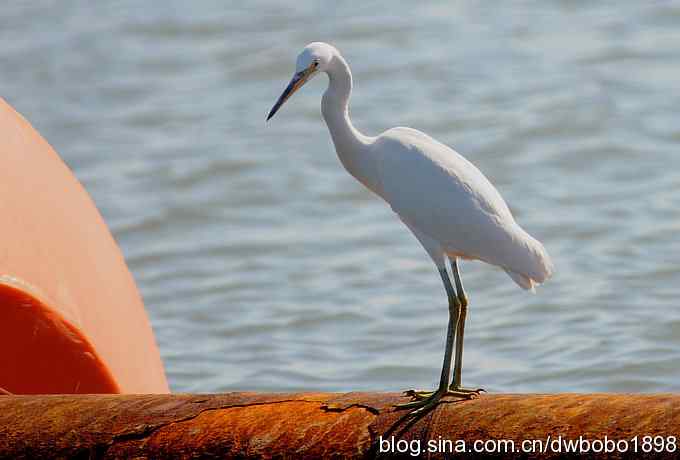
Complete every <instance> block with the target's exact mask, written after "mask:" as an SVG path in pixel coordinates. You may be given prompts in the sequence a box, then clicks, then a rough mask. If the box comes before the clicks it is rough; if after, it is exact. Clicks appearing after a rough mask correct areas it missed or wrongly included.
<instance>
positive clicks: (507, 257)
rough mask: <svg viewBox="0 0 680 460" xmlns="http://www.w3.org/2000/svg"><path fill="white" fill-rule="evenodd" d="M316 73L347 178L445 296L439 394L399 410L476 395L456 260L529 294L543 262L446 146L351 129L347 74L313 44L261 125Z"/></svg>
mask: <svg viewBox="0 0 680 460" xmlns="http://www.w3.org/2000/svg"><path fill="white" fill-rule="evenodd" d="M320 72H325V73H326V74H327V75H328V77H329V85H328V89H327V90H326V92H325V93H324V95H323V99H322V106H321V108H322V113H323V117H324V119H325V121H326V124H327V125H328V129H329V131H330V134H331V137H332V139H333V143H334V144H335V149H336V152H337V154H338V157H339V158H340V161H341V162H342V164H343V165H344V166H345V168H346V169H347V171H349V173H350V174H352V175H353V176H354V177H355V178H356V179H357V180H359V181H360V182H361V183H362V184H364V185H365V186H366V187H367V188H369V189H370V190H372V191H373V192H374V193H376V194H377V195H378V196H380V197H382V198H383V199H384V200H385V201H386V202H387V203H389V205H390V206H391V207H392V209H393V210H394V212H395V213H397V214H398V215H399V217H400V218H401V220H402V221H403V222H404V224H406V226H407V227H408V228H409V229H410V230H411V231H412V232H413V233H414V235H415V236H416V238H418V240H419V241H420V243H421V244H422V245H423V247H424V248H425V250H426V251H427V252H428V254H429V255H430V257H431V258H432V260H433V261H434V263H435V264H436V265H437V267H438V269H439V271H440V274H441V276H442V279H443V280H444V284H445V287H446V290H447V294H448V295H449V311H450V319H449V333H448V335H447V351H446V353H445V358H444V366H443V369H442V379H441V382H440V388H439V390H437V391H436V392H433V393H424V392H411V393H409V394H410V395H412V396H414V397H415V398H416V399H417V400H418V401H416V402H415V403H410V404H408V405H406V406H408V407H414V408H422V407H431V406H432V404H434V403H436V402H437V401H438V400H439V398H441V397H442V396H444V395H447V394H453V395H455V396H464V395H465V394H473V393H474V394H478V393H479V391H477V390H465V389H463V388H462V387H460V367H461V366H462V337H463V327H464V321H465V311H466V309H467V297H466V296H465V293H464V291H463V288H462V283H461V282H460V278H459V274H458V265H457V260H458V258H463V259H476V260H481V261H484V262H486V263H489V264H491V265H496V266H498V267H500V268H502V269H503V270H505V271H506V272H507V273H508V275H510V277H511V278H512V279H513V280H514V281H515V282H516V283H517V284H518V285H520V286H521V287H522V288H524V289H530V290H532V291H533V290H534V286H535V285H536V284H540V283H543V282H544V281H545V280H547V279H548V278H549V277H550V275H551V274H552V271H553V266H552V262H551V261H550V257H549V256H548V253H547V252H546V250H545V249H544V247H543V245H542V244H541V243H540V242H538V241H537V240H536V239H534V238H533V237H532V236H531V235H529V234H528V233H527V232H525V231H524V230H523V229H522V228H521V227H520V226H519V225H518V224H517V223H516V222H515V219H514V218H513V216H512V214H511V212H510V209H508V206H507V204H506V203H505V201H504V200H503V198H502V197H501V195H500V194H499V193H498V191H497V190H496V188H495V187H494V186H493V185H492V184H491V182H489V180H488V179H487V178H486V177H485V176H484V175H483V174H482V173H481V172H480V171H479V169H477V168H476V167H475V166H474V165H473V164H472V163H470V162H469V161H468V160H466V159H465V158H463V157H462V156H461V155H459V154H458V153H456V152H455V151H454V150H452V149H451V148H449V147H447V146H446V145H444V144H442V143H441V142H438V141H437V140H435V139H433V138H431V137H430V136H428V135H427V134H424V133H422V132H420V131H417V130H415V129H411V128H402V127H399V128H392V129H389V130H387V131H385V132H384V133H382V134H380V135H379V136H376V137H370V136H365V135H363V134H361V133H360V132H359V131H358V130H357V129H356V128H354V126H353V125H352V122H351V120H350V118H349V108H348V107H349V97H350V94H351V90H352V75H351V72H350V70H349V66H348V65H347V62H346V61H345V60H344V58H343V57H342V56H341V55H340V53H339V52H338V50H337V49H335V48H334V47H333V46H331V45H328V44H325V43H318V42H317V43H311V44H309V45H307V46H306V47H305V49H304V50H303V52H302V53H301V54H300V56H299V57H298V59H297V69H296V72H295V75H294V76H293V79H292V80H291V82H290V84H289V85H288V87H287V88H286V90H285V91H284V92H283V94H282V95H281V97H280V98H279V100H278V101H277V103H276V104H275V105H274V107H273V108H272V110H271V112H270V114H269V116H268V118H267V119H269V118H271V117H272V116H273V115H274V114H275V113H276V112H277V111H278V109H279V108H280V107H281V105H282V104H283V103H284V102H285V101H286V100H287V99H288V98H289V97H290V96H291V95H292V94H293V93H294V92H295V91H296V90H297V89H299V88H300V87H301V86H302V85H303V84H304V83H305V82H306V81H308V80H309V79H310V78H312V77H314V76H315V75H317V74H319V73H320ZM447 258H449V259H450V260H451V263H452V271H453V273H454V276H455V278H456V290H455V291H454V290H453V287H452V285H451V283H450V281H449V278H448V274H447V272H446V259H447ZM456 309H457V310H456ZM459 319H462V321H459ZM452 329H453V333H452V332H451V331H452ZM456 334H457V335H458V336H459V339H458V340H459V341H460V346H458V344H457V346H456V369H455V370H454V383H453V385H452V386H451V388H450V389H447V388H446V386H447V385H448V378H449V373H450V365H451V348H452V345H453V339H454V337H455V335H456ZM459 348H460V351H459V350H458V349H459ZM445 374H446V375H445Z"/></svg>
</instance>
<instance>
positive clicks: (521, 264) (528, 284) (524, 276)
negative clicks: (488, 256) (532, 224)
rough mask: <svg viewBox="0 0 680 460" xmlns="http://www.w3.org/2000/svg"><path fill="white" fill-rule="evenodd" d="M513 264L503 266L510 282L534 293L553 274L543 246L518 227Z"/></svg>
mask: <svg viewBox="0 0 680 460" xmlns="http://www.w3.org/2000/svg"><path fill="white" fill-rule="evenodd" d="M517 229H518V235H517V236H518V238H517V239H516V242H517V243H518V244H516V245H515V247H516V251H515V254H514V257H513V259H514V263H512V264H511V265H510V264H509V266H508V265H506V266H503V268H504V270H505V271H506V272H507V274H508V275H509V276H510V278H512V280H513V281H514V282H515V283H517V284H518V285H519V286H520V287H522V288H523V289H527V290H530V291H532V292H534V291H535V289H534V286H535V285H537V284H542V283H543V282H545V281H546V280H547V279H548V278H550V277H551V276H552V274H553V270H554V266H553V263H552V260H551V259H550V256H549V255H548V252H547V251H546V250H545V248H544V247H543V245H542V244H541V243H540V242H539V241H537V240H536V239H535V238H533V237H532V236H531V235H529V234H528V233H526V232H525V231H524V230H522V229H521V228H519V226H518V228H517Z"/></svg>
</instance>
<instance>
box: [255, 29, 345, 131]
mask: <svg viewBox="0 0 680 460" xmlns="http://www.w3.org/2000/svg"><path fill="white" fill-rule="evenodd" d="M336 52H337V51H336V49H335V48H333V47H332V46H331V45H329V44H327V43H322V42H314V43H310V44H309V45H307V46H305V49H303V50H302V53H300V54H299V55H298V57H297V62H296V65H295V75H293V78H292V79H291V80H290V83H288V86H287V87H286V89H285V90H284V91H283V94H281V97H279V100H278V101H276V104H274V107H272V109H271V110H270V111H269V115H268V116H267V120H269V119H270V118H271V117H273V116H274V114H275V113H276V112H277V111H278V110H279V108H280V107H281V106H282V105H283V103H284V102H286V101H287V100H288V98H289V97H291V96H292V95H293V93H294V92H295V91H297V90H298V89H300V88H301V87H302V86H303V85H304V84H305V83H307V82H308V81H309V80H311V79H312V78H313V77H314V76H316V75H318V74H319V72H326V71H327V70H328V67H329V65H330V64H331V61H332V60H333V55H334V53H336Z"/></svg>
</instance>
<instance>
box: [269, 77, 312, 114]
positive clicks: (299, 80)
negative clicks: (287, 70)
mask: <svg viewBox="0 0 680 460" xmlns="http://www.w3.org/2000/svg"><path fill="white" fill-rule="evenodd" d="M306 76H307V75H306V74H305V72H300V73H296V74H295V75H294V76H293V79H292V80H291V81H290V83H288V86H286V89H284V90H283V93H282V94H281V96H280V97H279V100H278V101H276V104H274V107H272V109H271V110H270V111H269V115H267V121H269V119H270V118H271V117H273V116H274V115H275V114H276V112H278V110H279V109H280V108H281V106H282V105H283V103H284V102H286V101H287V100H288V98H289V97H291V96H292V95H293V93H294V92H295V91H297V90H298V88H300V87H301V86H302V85H304V84H305V82H306V81H307V78H306Z"/></svg>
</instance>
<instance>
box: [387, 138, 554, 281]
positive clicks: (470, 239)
mask: <svg viewBox="0 0 680 460" xmlns="http://www.w3.org/2000/svg"><path fill="white" fill-rule="evenodd" d="M375 149H376V151H375V156H376V161H377V166H378V168H377V169H378V171H379V174H380V179H381V185H382V192H383V193H382V195H383V197H384V198H385V200H386V201H387V202H388V203H389V204H390V206H391V207H392V209H393V210H394V212H396V213H397V214H399V216H400V217H401V218H402V220H404V221H405V222H406V223H407V225H409V226H410V227H413V228H415V229H417V230H418V231H419V232H422V233H423V234H425V235H427V236H429V237H430V238H432V239H434V240H436V241H438V242H439V243H440V244H441V246H442V249H443V250H444V251H445V252H447V253H449V254H453V255H458V256H462V257H467V258H472V259H479V260H483V261H485V262H488V263H491V264H493V265H498V266H501V267H503V268H506V269H509V270H512V271H515V272H518V273H520V274H523V275H526V276H528V277H529V278H532V279H536V280H537V281H539V282H540V281H542V279H543V278H544V276H542V275H541V273H542V272H545V270H544V269H542V268H540V267H537V266H536V260H535V259H536V256H539V258H540V256H542V255H541V254H538V253H541V252H544V250H543V247H542V245H541V244H540V243H539V242H538V241H536V240H534V239H533V238H532V237H531V236H530V235H528V234H527V233H526V232H524V230H522V229H521V228H520V227H519V225H517V224H516V222H515V220H514V218H513V216H512V214H511V212H510V210H509V209H508V206H507V204H506V203H505V201H504V200H503V198H502V197H501V196H500V194H499V193H498V191H497V190H496V188H495V187H494V186H493V185H492V184H491V183H490V182H489V180H488V179H487V178H486V177H485V176H484V175H483V174H482V173H481V172H480V171H479V170H478V169H477V168H476V167H475V166H474V165H473V164H472V163H470V162H469V161H467V160H466V159H465V158H463V157H462V156H461V155H459V154H458V153H456V152H455V151H453V150H452V149H451V148H449V147H447V146H446V145H444V144H442V143H440V142H438V141H436V140H434V139H432V138H431V137H429V136H427V135H425V134H423V133H420V132H419V131H415V130H412V129H404V128H396V129H393V130H390V131H387V132H386V133H384V134H383V135H381V136H380V137H379V138H378V140H377V141H376V143H375ZM536 245H538V246H536ZM545 257H547V254H545ZM538 265H541V263H539V264H538Z"/></svg>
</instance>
